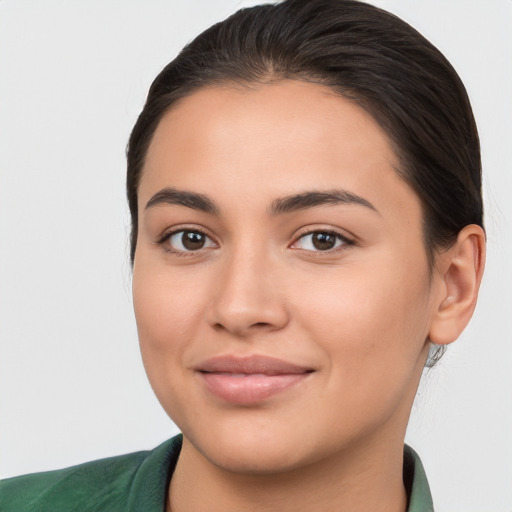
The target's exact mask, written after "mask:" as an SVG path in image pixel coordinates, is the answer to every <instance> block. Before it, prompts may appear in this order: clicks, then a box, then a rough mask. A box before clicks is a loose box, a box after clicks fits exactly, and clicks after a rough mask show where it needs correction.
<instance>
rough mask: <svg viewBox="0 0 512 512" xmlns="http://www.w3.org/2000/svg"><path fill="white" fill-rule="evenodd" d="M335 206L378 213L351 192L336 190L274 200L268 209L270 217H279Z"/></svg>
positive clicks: (370, 204) (373, 207) (368, 203)
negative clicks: (355, 206)
mask: <svg viewBox="0 0 512 512" xmlns="http://www.w3.org/2000/svg"><path fill="white" fill-rule="evenodd" d="M337 204H357V205H360V206H365V207H366V208H369V209H371V210H373V211H375V212H376V213H379V211H378V210H377V208H375V206H373V204H372V203H370V202H369V201H367V200H366V199H364V198H363V197H361V196H358V195H356V194H353V193H352V192H348V191H347V190H341V189H337V190H327V191H311V192H303V193H301V194H295V195H291V196H287V197H283V198H280V199H276V200H275V201H273V202H272V205H271V207H270V215H280V214H283V213H290V212H294V211H297V210H305V209H307V208H314V207H315V206H325V205H337Z"/></svg>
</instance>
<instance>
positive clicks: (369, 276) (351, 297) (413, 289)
mask: <svg viewBox="0 0 512 512" xmlns="http://www.w3.org/2000/svg"><path fill="white" fill-rule="evenodd" d="M377 261H379V260H377ZM386 261H388V264H386ZM335 270H336V269H335ZM317 277H318V276H317ZM304 287H305V289H306V290H307V292H305V293H303V294H302V295H301V297H302V298H301V302H300V309H301V313H300V314H298V315H296V316H297V318H299V319H302V320H299V321H300V322H301V323H302V326H303V328H304V329H306V330H309V331H310V336H311V337H312V338H314V340H315V342H316V343H318V344H319V345H320V346H322V348H323V349H324V351H325V353H326V355H327V356H328V358H329V359H330V360H331V364H332V365H333V367H335V368H338V369H339V373H340V374H341V373H342V374H343V375H344V376H345V378H351V379H353V380H356V381H359V380H361V379H364V378H370V379H371V380H373V379H376V380H378V379H379V378H384V374H385V373H386V372H387V371H388V370H389V369H393V370H394V371H395V373H397V372H398V373H402V372H406V371H409V370H411V369H412V368H413V367H414V366H415V362H416V360H417V358H418V356H419V354H420V352H421V351H422V348H423V345H424V342H425V339H426V336H427V334H428V324H429V322H428V319H429V280H428V274H427V273H426V272H420V273H418V272H416V273H412V272H411V269H410V268H408V264H407V262H405V261H404V262H402V264H401V265H400V264H397V263H393V261H392V260H390V259H383V258H382V259H381V263H374V264H373V265H369V266H364V265H361V266H358V267H357V268H356V267H355V266H354V267H352V268H350V267H346V268H340V269H339V271H338V272H332V273H331V274H329V275H326V276H325V278H324V279H320V278H317V279H309V280H308V281H307V282H306V281H305V282H304ZM369 376H371V377H369ZM386 378H387V377H386Z"/></svg>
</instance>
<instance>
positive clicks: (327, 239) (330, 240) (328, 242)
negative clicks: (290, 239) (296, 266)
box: [311, 233, 336, 251]
mask: <svg viewBox="0 0 512 512" xmlns="http://www.w3.org/2000/svg"><path fill="white" fill-rule="evenodd" d="M311 241H312V243H313V246H314V247H315V249H318V250H319V251H327V250H329V249H332V248H333V247H334V246H335V245H336V236H335V235H332V234H331V233H313V238H312V240H311Z"/></svg>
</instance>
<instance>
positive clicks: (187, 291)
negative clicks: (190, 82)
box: [133, 81, 437, 473]
mask: <svg viewBox="0 0 512 512" xmlns="http://www.w3.org/2000/svg"><path fill="white" fill-rule="evenodd" d="M395 165H396V159H395V155H394V154H393V151H392V150H391V147H390V144H389V142H388V140H387V138H386V135H385V134H384V133H383V131H382V130H381V128H380V127H379V126H378V125H377V124H376V122H375V121H374V120H373V118H372V117H371V116H369V115H368V114H367V113H366V112H365V111H364V110H362V109H361V108H359V107H358V106H356V105H354V104H353V103H351V102H350V101H348V100H345V99H343V98H341V97H339V96H337V95H334V94H332V93H331V92H330V90H329V89H327V88H325V87H323V86H321V85H316V84H306V83H302V82H298V81H282V82H278V83H274V84H271V85H262V86H258V87H256V88H252V89H237V88H234V87H229V86H224V87H216V88H210V89H203V90H200V91H198V92H195V93H193V94H192V95H190V96H189V97H187V98H185V99H183V100H181V101H180V102H179V103H177V104H176V105H174V106H173V108H172V109H171V111H170V112H168V113H167V114H166V115H165V117H164V118H163V119H162V121H161V123H160V125H159V126H158V128H157V130H156V132H155V135H154V138H153V140H152V142H151V145H150V148H149V150H148V154H147V159H146V163H145V167H144V170H143V175H142V179H141V183H140V187H139V203H138V207H139V238H138V243H137V249H136V255H135V264H134V271H133V295H134V305H135V313H136V318H137V325H138V330H139V336H140V344H141V351H142V356H143V360H144V364H145V367H146V370H147V373H148V376H149V379H150V382H151V384H152V386H153V389H154V391H155V393H156V395H157V397H158V399H159V400H160V402H161V404H162V405H163V407H164V409H165V410H166V411H167V413H168V414H169V416H170V417H171V418H172V419H173V421H174V422H175V423H176V424H177V425H178V426H179V427H180V429H181V430H182V432H183V433H184V437H185V443H187V446H189V447H191V448H190V449H192V450H195V451H196V452H197V453H198V454H200V456H202V457H204V458H205V460H208V461H210V462H213V463H214V464H216V465H217V466H219V467H224V468H227V469H230V470H233V471H240V472H243V471H246V472H267V473H268V472H272V471H276V472H279V471H285V470H288V469H291V468H299V467H302V466H306V465H308V464H312V463H315V462H318V461H320V460H323V459H327V458H330V457H335V456H336V455H340V456H341V454H343V453H346V452H347V451H348V450H350V449H353V448H354V447H357V446H363V445H365V446H371V445H372V443H373V445H375V446H377V445H378V444H379V443H380V444H379V446H380V445H382V444H383V443H384V444H385V443H392V442H397V440H398V442H400V443H402V442H403V435H404V432H405V427H406V423H407V419H408V415H409V412H410V407H411V404H412V400H413V397H414V394H415V391H416V387H417V384H418V380H419V378H420V374H421V370H422V367H423V364H424V362H425V358H426V353H427V346H426V343H425V340H426V338H427V336H428V332H429V325H430V322H431V317H432V314H433V311H434V309H435V300H434V297H435V295H436V286H437V284H436V283H437V278H436V275H435V274H434V275H433V276H431V274H430V271H429V266H428V262H427V255H426V251H425V247H424V245H423V237H422V211H421V205H420V201H419V198H418V197H417V195H416V194H415V193H414V192H413V191H412V189H411V188H410V187H409V186H408V185H407V184H406V183H405V182H404V181H403V180H402V179H400V177H399V176H398V174H397V172H396V171H395V168H394V166H395Z"/></svg>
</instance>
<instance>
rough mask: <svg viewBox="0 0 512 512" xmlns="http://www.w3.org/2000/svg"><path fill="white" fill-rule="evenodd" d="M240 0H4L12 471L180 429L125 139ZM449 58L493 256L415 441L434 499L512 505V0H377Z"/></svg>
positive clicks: (452, 506)
mask: <svg viewBox="0 0 512 512" xmlns="http://www.w3.org/2000/svg"><path fill="white" fill-rule="evenodd" d="M254 3H257V2H244V1H242V2H238V1H237V0H193V1H190V0H189V1H184V0H180V1H174V0H168V1H156V0H153V1H143V0H131V1H129V0H124V1H121V0H118V1H114V0H110V1H99V0H95V1H93V0H81V1H79V0H74V1H73V2H68V1H64V0H62V1H59V0H44V1H42V0H32V1H29V0H3V1H0V286H1V288H0V348H1V355H0V392H1V395H0V476H3V477H6V476H11V475H15V474H20V473H25V472H33V471H40V470H45V469H53V468H58V467H62V466H66V465H71V464H76V463H79V462H82V461H85V460H90V459H94V458H99V457H104V456H108V455H114V454H119V453H124V452H128V451H134V450H139V449H147V448H152V447H153V446H155V445H157V444H158V443H160V442H161V441H163V440H164V439H166V438H168V437H169V436H170V435H172V434H174V433H175V432H176V428H175V427H174V426H173V424H172V423H171V422H170V420H168V418H167V417H166V415H165V413H164V412H163V411H162V410H161V408H160V406H159V404H158V403H157V401H156V399H155V398H154V397H153V394H152V391H151V389H150V387H149V384H148V382H147V380H146V377H145V374H144V370H143V368H142V364H141V361H140V357H139V352H138V346H137V335H136V329H135V323H134V319H133V315H132V305H131V297H130V287H131V284H130V268H129V264H128V257H127V254H128V249H127V233H128V215H127V207H126V205H125V198H124V174H125V162H124V147H125V144H126V141H127V137H128V134H129V131H130V129H131V126H132V124H133V123H134V121H135V118H136V116H137V114H138V112H139V111H140V109H141V107H142V104H143V101H144V98H145V94H146V92H147V89H148V86H149V84H150V82H151V80H152V79H153V78H154V76H155V75H156V74H157V72H158V71H159V70H160V69H161V68H162V67H163V66H164V65H165V64H166V63H167V62H168V61H169V60H171V58H172V57H173V56H174V55H175V54H176V53H177V51H178V50H179V49H180V48H181V47H182V46H183V45H184V44H185V43H186V42H187V41H189V40H190V39H191V38H192V37H193V36H194V35H196V34H197V33H198V32H199V31H201V30H202V29H204V28H206V27H207V26H209V25H210V24H211V23H213V22H214V21H217V20H220V19H223V18H224V17H225V16H227V15H228V14H230V13H231V12H233V11H234V10H236V9H237V8H238V7H241V6H246V5H250V4H254ZM374 3H375V4H376V5H379V6H381V7H384V8H386V9H388V10H390V11H392V12H394V13H396V14H398V15H399V16H401V17H403V18H404V19H405V20H407V21H409V22H410V23H412V24H413V25H414V26H415V27H416V28H418V29H419V30H420V31H421V32H423V33H424V35H426V36H427V38H429V39H430V40H431V41H432V42H434V44H436V45H437V46H438V47H439V48H440V49H441V50H442V51H443V52H444V53H445V54H446V56H447V57H448V58H449V59H450V60H451V61H452V63H453V64H454V66H455V67H456V69H457V70H458V71H459V73H460V75H461V77H462V79H463V81H464V82H465V84H466V86H467V89H468V91H469V95H470V97H471V100H472V102H473V107H474V111H475V115H476V118H477V122H478V124H479V128H480V133H481V141H482V150H483V163H484V173H485V200H486V222H487V230H488V238H489V247H488V248H489V256H488V266H487V272H486V276H485V281H484V284H483V289H482V292H481V297H480V303H479V306H478V308H477V312H476V314H475V317H474V319H473V321H472V323H471V324H470V327H469V328H468V329H467V331H466V332H465V334H464V335H463V336H462V338H461V339H460V340H459V341H458V342H456V343H455V344H454V345H452V346H451V347H450V349H449V352H448V354H447V355H446V357H445V359H444V360H443V361H442V363H441V364H440V366H439V367H438V368H437V369H435V370H433V371H431V372H430V373H429V374H428V375H427V378H426V379H425V380H424V382H423V384H422V386H421V389H420V392H419V396H418V399H417V401H416V404H415V407H414V412H413V418H412V420H411V425H410V428H409V433H408V438H407V440H408V442H409V443H410V444H412V445H413V446H414V447H415V448H416V449H417V451H418V452H419V453H420V454H421V456H422V458H423V461H424V464H425V466H426V469H427V473H428V475H429V479H430V483H431V487H432V491H433V494H434V498H435V502H436V505H437V509H436V510H437V511H438V512H448V511H449V512H457V511H464V512H482V511H484V512H510V511H511V510H512V343H511V341H512V322H511V318H512V286H511V285H512V270H511V269H512V230H511V220H512V200H511V195H512V172H511V165H512V143H511V142H512V141H511V136H512V29H511V27H512V1H510V0H490V1H489V0H421V1H420V0H417V1H414V2H413V1H411V0H375V1H374Z"/></svg>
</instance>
